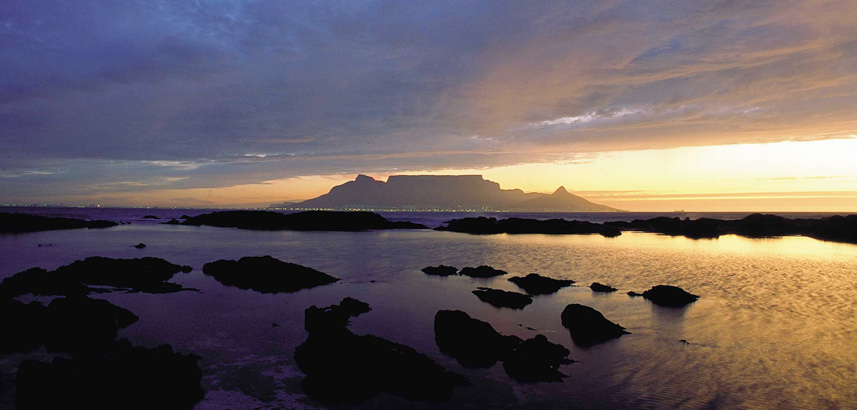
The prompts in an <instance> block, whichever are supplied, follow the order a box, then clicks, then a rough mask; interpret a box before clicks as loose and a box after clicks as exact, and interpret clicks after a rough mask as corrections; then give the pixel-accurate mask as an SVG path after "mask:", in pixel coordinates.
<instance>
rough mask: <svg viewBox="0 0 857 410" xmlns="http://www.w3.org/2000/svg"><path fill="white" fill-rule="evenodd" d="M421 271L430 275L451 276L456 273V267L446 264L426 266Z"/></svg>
mask: <svg viewBox="0 0 857 410" xmlns="http://www.w3.org/2000/svg"><path fill="white" fill-rule="evenodd" d="M422 271H423V273H425V274H426V275H432V276H452V275H457V274H458V268H456V267H455V266H446V265H438V266H426V267H425V268H423V269H422Z"/></svg>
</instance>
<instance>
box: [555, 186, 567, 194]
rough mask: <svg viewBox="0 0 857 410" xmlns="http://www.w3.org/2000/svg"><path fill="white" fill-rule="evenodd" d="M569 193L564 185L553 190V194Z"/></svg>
mask: <svg viewBox="0 0 857 410" xmlns="http://www.w3.org/2000/svg"><path fill="white" fill-rule="evenodd" d="M567 193H568V191H566V190H565V187H564V186H560V187H559V188H557V189H556V191H553V195H561V194H567Z"/></svg>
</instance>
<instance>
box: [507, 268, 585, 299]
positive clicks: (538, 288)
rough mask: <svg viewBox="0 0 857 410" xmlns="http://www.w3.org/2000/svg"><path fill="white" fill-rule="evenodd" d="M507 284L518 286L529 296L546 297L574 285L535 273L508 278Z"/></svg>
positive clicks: (568, 281) (571, 281)
mask: <svg viewBox="0 0 857 410" xmlns="http://www.w3.org/2000/svg"><path fill="white" fill-rule="evenodd" d="M509 282H512V283H514V284H516V285H518V286H519V287H520V288H521V289H524V291H526V292H527V293H529V294H530V295H547V294H550V293H554V292H557V291H558V290H560V289H561V288H564V287H566V286H571V284H573V283H574V281H573V280H562V279H552V278H548V277H544V276H541V275H539V274H537V273H531V274H529V275H527V276H523V277H522V276H516V277H513V278H509Z"/></svg>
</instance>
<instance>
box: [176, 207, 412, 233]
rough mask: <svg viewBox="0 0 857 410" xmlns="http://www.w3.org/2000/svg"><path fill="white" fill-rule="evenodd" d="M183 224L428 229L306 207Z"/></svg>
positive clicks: (369, 215)
mask: <svg viewBox="0 0 857 410" xmlns="http://www.w3.org/2000/svg"><path fill="white" fill-rule="evenodd" d="M182 225H194V226H200V225H208V226H219V227H228V228H240V229H255V230H265V231H281V230H291V231H367V230H376V229H428V227H426V226H425V225H420V224H416V223H412V222H392V221H389V220H387V219H385V218H384V217H383V216H381V215H378V214H376V213H373V212H335V211H306V212H297V213H292V214H283V213H280V212H269V211H221V212H212V213H208V214H202V215H197V216H194V217H190V218H187V219H185V221H184V222H182Z"/></svg>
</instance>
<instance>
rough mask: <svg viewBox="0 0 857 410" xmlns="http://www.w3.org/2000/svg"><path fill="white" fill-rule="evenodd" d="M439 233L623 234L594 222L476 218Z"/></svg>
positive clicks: (452, 224) (446, 225)
mask: <svg viewBox="0 0 857 410" xmlns="http://www.w3.org/2000/svg"><path fill="white" fill-rule="evenodd" d="M435 229H436V230H438V231H451V232H463V233H471V234H480V235H490V234H498V233H508V234H526V233H543V234H600V235H604V236H607V237H615V236H619V235H621V234H622V232H620V231H619V230H618V229H615V228H612V227H608V226H602V225H599V224H596V223H592V222H583V221H567V220H565V219H548V220H544V221H543V220H538V219H527V218H507V219H500V220H498V219H497V218H486V217H484V216H480V217H476V218H461V219H453V220H450V221H447V222H445V223H444V224H443V225H441V226H439V227H437V228H435Z"/></svg>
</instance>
